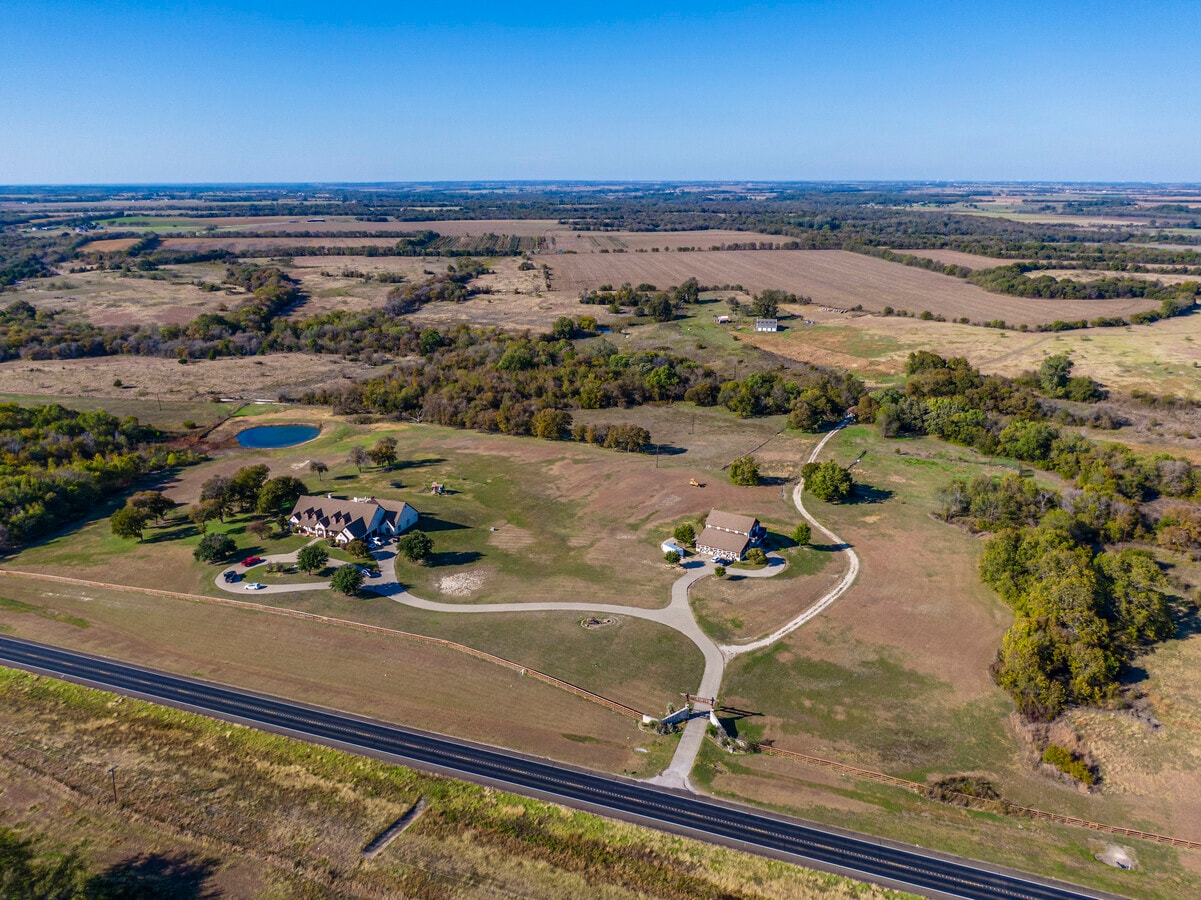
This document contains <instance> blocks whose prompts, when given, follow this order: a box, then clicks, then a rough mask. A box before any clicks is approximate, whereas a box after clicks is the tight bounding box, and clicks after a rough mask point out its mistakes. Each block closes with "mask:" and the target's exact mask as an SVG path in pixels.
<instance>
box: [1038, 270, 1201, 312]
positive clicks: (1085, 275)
mask: <svg viewBox="0 0 1201 900" xmlns="http://www.w3.org/2000/svg"><path fill="white" fill-rule="evenodd" d="M1033 274H1034V275H1036V276H1039V275H1050V276H1051V277H1052V278H1070V279H1071V280H1073V281H1096V280H1097V279H1099V278H1139V279H1142V280H1143V281H1160V282H1163V283H1164V284H1183V283H1184V282H1186V281H1201V278H1198V276H1196V275H1171V274H1168V273H1165V272H1107V271H1104V270H1102V269H1039V270H1038V271H1037V272H1034V273H1033ZM1142 302H1143V303H1144V304H1146V308H1147V309H1150V308H1151V307H1153V306H1154V303H1152V302H1151V301H1149V300H1143V301H1142Z"/></svg>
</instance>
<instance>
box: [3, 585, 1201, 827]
mask: <svg viewBox="0 0 1201 900" xmlns="http://www.w3.org/2000/svg"><path fill="white" fill-rule="evenodd" d="M3 575H9V576H13V577H17V578H29V579H33V580H44V581H54V582H58V583H61V584H72V585H77V586H80V587H93V588H101V589H103V590H116V591H132V592H134V593H139V594H147V595H150V596H154V597H169V598H173V599H177V600H190V601H192V602H195V603H211V604H214V605H216V606H228V607H233V608H235V609H246V610H253V611H257V612H264V613H268V614H270V615H277V616H285V617H288V618H293V619H303V620H308V621H313V622H320V623H322V624H326V625H335V626H338V627H343V628H351V629H354V630H357V631H364V632H370V633H373V634H384V635H388V636H390V637H395V638H400V639H402V640H410V641H416V642H418V643H422V644H432V645H434V646H438V647H445V648H447V649H449V650H454V651H456V652H458V653H465V654H467V655H468V656H474V657H476V658H477V659H482V660H484V661H486V662H490V663H493V664H494V665H498V666H502V667H504V668H506V669H509V670H510V671H513V672H517V673H519V674H521V675H523V676H529V677H530V678H535V679H537V680H538V681H542V682H544V683H546V684H549V685H551V686H552V687H557V688H559V689H560V690H564V691H567V692H568V693H571V694H574V695H575V696H577V697H580V698H581V699H584V700H587V701H589V702H590V703H596V704H599V705H600V706H603V707H605V708H606V709H609V710H612V711H613V712H616V713H620V714H621V715H623V716H627V717H629V718H632V719H638V720H639V721H642V719H643V718H644V716H643V714H642V713H641V712H639V711H638V710H636V709H634V708H632V707H629V706H626V705H625V704H622V703H618V702H617V701H616V700H610V699H609V698H608V697H602V696H601V695H600V694H594V693H593V692H592V691H589V690H586V689H585V688H582V687H579V686H578V685H574V684H572V683H571V682H568V681H563V680H562V679H561V678H556V677H555V676H553V675H548V674H547V673H545V672H540V671H538V670H537V669H531V668H529V667H528V666H523V665H522V664H521V663H516V662H513V661H512V660H511V659H505V658H504V657H502V656H494V655H493V654H491V653H486V652H485V651H483V650H477V649H475V648H474V647H468V646H466V645H465V644H457V643H455V642H454V641H448V640H445V639H443V638H435V637H430V636H429V635H425V634H413V633H411V632H408V631H397V630H396V629H394V628H385V627H383V626H381V625H368V624H366V623H365V622H355V621H352V620H350V619H338V618H334V617H332V616H322V615H318V614H317V613H308V612H302V611H301V610H297V609H287V608H285V607H280V606H265V605H260V604H258V603H249V602H247V601H245V600H234V599H232V598H229V597H206V596H204V595H202V594H185V593H182V592H179V591H164V590H159V589H158V588H144V587H134V586H130V585H122V584H107V583H105V582H102V581H87V580H85V579H83V578H69V577H67V576H65V575H49V574H45V573H41V572H22V571H19V570H16V569H0V576H3ZM755 747H756V750H757V751H758V752H760V753H764V754H767V755H769V756H778V757H781V758H784V759H791V760H795V761H797V762H803V763H808V764H809V765H814V766H820V767H822V768H826V769H832V770H834V771H836V772H842V773H843V774H845V775H853V776H855V777H858V778H866V779H869V780H871V781H877V782H881V783H883V784H890V785H893V786H894V787H900V788H904V789H905V790H908V791H913V792H914V793H917V794H921V795H922V796H929V790H930V786H929V785H924V784H920V783H918V782H916V781H906V780H905V779H903V778H897V777H895V776H893V775H886V774H885V773H883V772H875V771H873V770H871V769H861V768H859V767H857V766H851V765H848V764H846V763H840V762H835V761H834V760H830V759H822V758H821V757H819V756H809V755H808V754H805V753H798V752H796V751H794V750H785V749H784V748H782V747H773V746H771V745H769V744H757V745H755ZM944 793H946V794H948V795H951V796H955V797H960V798H963V799H964V800H965V801H966V802H967V803H968V804H969V805H979V804H980V802H981V801H980V798H979V797H973V796H971V795H970V794H960V793H958V792H957V791H945V792H944ZM1007 809H1008V810H1009V811H1010V812H1012V813H1017V814H1019V815H1024V816H1028V817H1030V818H1032V819H1039V820H1041V821H1046V822H1055V823H1058V824H1061V825H1073V826H1077V827H1079V828H1087V829H1089V830H1091V831H1099V832H1104V833H1107V834H1116V835H1121V836H1123V837H1133V838H1139V839H1142V840H1146V841H1153V842H1155V843H1157V844H1169V845H1171V846H1173V847H1186V848H1188V849H1190V850H1201V841H1190V840H1186V839H1185V838H1176V837H1171V836H1169V835H1164V834H1156V833H1155V832H1151V831H1139V830H1138V829H1133V828H1123V827H1121V826H1119V825H1107V824H1104V823H1102V822H1090V821H1088V820H1087V819H1078V818H1076V817H1075V816H1064V815H1060V814H1059V813H1049V812H1045V811H1044V810H1041V809H1033V808H1031V807H1026V806H1014V805H1012V804H1007Z"/></svg>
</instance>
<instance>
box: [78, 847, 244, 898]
mask: <svg viewBox="0 0 1201 900" xmlns="http://www.w3.org/2000/svg"><path fill="white" fill-rule="evenodd" d="M216 871H217V861H216V860H215V859H196V858H193V857H190V856H188V855H187V854H184V853H150V854H146V855H143V856H135V857H131V858H130V859H123V860H121V861H120V862H118V863H115V864H114V865H112V866H109V867H108V868H107V869H105V870H104V871H103V872H101V873H99V874H97V875H93V876H92V877H91V878H89V879H88V880H87V882H86V883H85V884H84V889H83V896H84V897H86V898H87V900H118V898H120V900H139V898H146V900H157V898H166V900H215V898H218V897H220V896H222V892H221V891H220V890H218V889H216V888H213V887H211V886H209V885H208V884H206V882H207V881H208V880H209V878H211V877H212V875H213V873H214V872H216Z"/></svg>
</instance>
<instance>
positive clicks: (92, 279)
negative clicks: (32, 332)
mask: <svg viewBox="0 0 1201 900" xmlns="http://www.w3.org/2000/svg"><path fill="white" fill-rule="evenodd" d="M163 275H164V276H165V277H163V278H134V277H129V276H125V275H122V274H121V273H119V272H113V271H91V272H79V273H72V274H69V275H64V276H61V277H59V278H51V279H33V280H30V281H27V282H24V283H23V284H22V285H21V286H20V288H19V290H18V291H17V292H16V294H15V295H14V297H15V299H19V300H27V301H28V302H29V303H31V304H33V305H34V306H35V307H37V308H38V309H57V310H64V311H65V312H67V313H69V314H70V315H73V316H77V317H79V318H81V319H85V320H87V321H89V322H93V323H95V324H97V325H128V324H134V323H142V324H150V323H157V324H162V325H166V324H175V325H182V324H184V323H187V322H190V321H191V320H192V319H194V318H196V316H198V315H200V314H201V313H204V312H213V311H215V310H216V309H217V308H218V307H219V306H220V304H222V303H226V304H229V305H233V304H235V303H237V302H238V299H240V297H238V296H231V294H230V293H228V292H225V291H219V292H216V293H206V292H204V291H201V290H199V289H198V288H197V287H196V286H195V285H192V284H190V283H188V281H190V280H191V279H192V278H195V277H196V276H195V275H189V277H188V280H183V279H182V278H180V277H178V276H176V275H175V273H174V272H170V271H164V272H163ZM223 275H224V268H215V269H213V270H212V275H211V277H209V278H208V280H209V281H214V282H215V281H220V280H221V278H222V277H223Z"/></svg>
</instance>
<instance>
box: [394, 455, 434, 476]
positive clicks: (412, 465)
mask: <svg viewBox="0 0 1201 900" xmlns="http://www.w3.org/2000/svg"><path fill="white" fill-rule="evenodd" d="M444 462H446V460H445V459H443V458H442V457H440V456H431V457H429V458H428V459H400V460H397V461H396V462H395V463H393V464H392V466H391V467H390V471H393V472H401V471H404V470H405V469H424V468H426V467H427V466H437V465H441V464H442V463H444Z"/></svg>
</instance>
